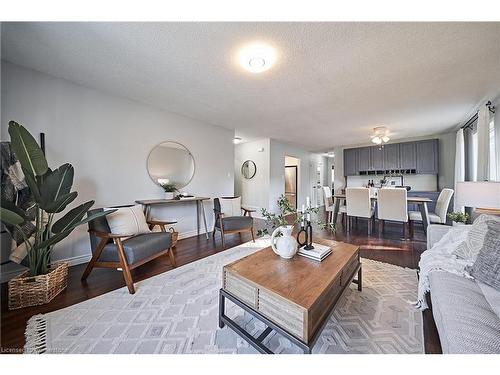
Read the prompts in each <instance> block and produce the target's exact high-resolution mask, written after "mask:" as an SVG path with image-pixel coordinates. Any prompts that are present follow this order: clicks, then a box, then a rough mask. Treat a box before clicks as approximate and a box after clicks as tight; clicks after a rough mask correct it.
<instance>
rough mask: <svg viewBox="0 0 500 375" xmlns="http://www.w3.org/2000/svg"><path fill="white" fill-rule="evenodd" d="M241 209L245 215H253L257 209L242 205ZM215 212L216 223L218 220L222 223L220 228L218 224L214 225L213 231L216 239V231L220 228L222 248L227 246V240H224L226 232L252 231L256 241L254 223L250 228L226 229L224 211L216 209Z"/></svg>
mask: <svg viewBox="0 0 500 375" xmlns="http://www.w3.org/2000/svg"><path fill="white" fill-rule="evenodd" d="M241 210H242V211H243V216H250V217H252V212H255V210H251V209H249V208H245V207H241ZM214 213H215V223H217V220H219V223H220V228H218V227H217V226H216V225H214V233H213V238H214V240H215V232H216V231H217V230H219V231H220V232H221V233H220V236H221V241H222V248H223V249H224V248H225V247H226V244H225V241H224V235H225V234H231V233H240V234H241V233H243V232H250V234H251V235H252V241H253V242H255V234H254V229H253V225H252V226H251V227H249V228H243V229H238V230H225V229H224V214H223V213H222V212H218V211H216V210H215V209H214Z"/></svg>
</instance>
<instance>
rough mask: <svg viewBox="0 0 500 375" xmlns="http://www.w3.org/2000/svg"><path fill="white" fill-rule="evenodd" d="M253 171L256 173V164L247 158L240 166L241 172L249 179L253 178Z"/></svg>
mask: <svg viewBox="0 0 500 375" xmlns="http://www.w3.org/2000/svg"><path fill="white" fill-rule="evenodd" d="M255 173H257V166H256V165H255V163H254V162H253V161H252V160H247V161H246V162H244V163H243V165H242V166H241V174H242V175H243V177H245V178H246V179H248V180H249V179H251V178H253V176H255Z"/></svg>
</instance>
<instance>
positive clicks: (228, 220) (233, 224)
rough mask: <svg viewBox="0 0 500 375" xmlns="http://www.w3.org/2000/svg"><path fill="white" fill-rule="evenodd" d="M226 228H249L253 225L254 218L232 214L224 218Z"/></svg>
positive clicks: (223, 222)
mask: <svg viewBox="0 0 500 375" xmlns="http://www.w3.org/2000/svg"><path fill="white" fill-rule="evenodd" d="M222 224H223V226H224V230H240V229H248V228H250V227H251V226H252V225H253V218H252V217H250V216H231V217H225V218H224V219H222Z"/></svg>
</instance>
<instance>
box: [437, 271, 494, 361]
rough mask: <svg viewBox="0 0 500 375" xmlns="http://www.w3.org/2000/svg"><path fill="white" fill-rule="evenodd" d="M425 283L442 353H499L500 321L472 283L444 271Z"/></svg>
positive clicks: (479, 290)
mask: <svg viewBox="0 0 500 375" xmlns="http://www.w3.org/2000/svg"><path fill="white" fill-rule="evenodd" d="M429 281H430V287H431V300H432V313H433V315H434V320H435V322H436V327H437V329H438V332H439V339H440V341H441V347H442V349H443V353H464V354H465V353H500V318H499V317H498V316H497V315H496V314H495V312H494V311H493V309H492V307H491V306H490V304H489V303H488V301H487V300H486V298H485V297H484V295H483V293H482V291H481V288H479V286H478V284H477V283H476V281H474V280H472V279H466V278H464V277H462V276H458V275H455V274H452V273H449V272H444V271H433V272H431V273H430V274H429Z"/></svg>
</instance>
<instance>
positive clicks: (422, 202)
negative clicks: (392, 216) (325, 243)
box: [332, 194, 432, 233]
mask: <svg viewBox="0 0 500 375" xmlns="http://www.w3.org/2000/svg"><path fill="white" fill-rule="evenodd" d="M332 197H333V198H334V199H335V208H334V210H333V222H334V223H336V222H337V217H338V213H339V209H340V202H341V201H345V199H346V196H345V194H334V195H332ZM370 198H371V199H372V201H376V200H377V195H371V196H370ZM406 202H407V203H413V204H416V205H418V207H419V210H420V214H421V215H422V223H423V225H424V232H425V233H427V227H428V226H429V224H430V221H429V209H428V208H427V203H431V202H432V199H429V198H426V197H407V198H406Z"/></svg>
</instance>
